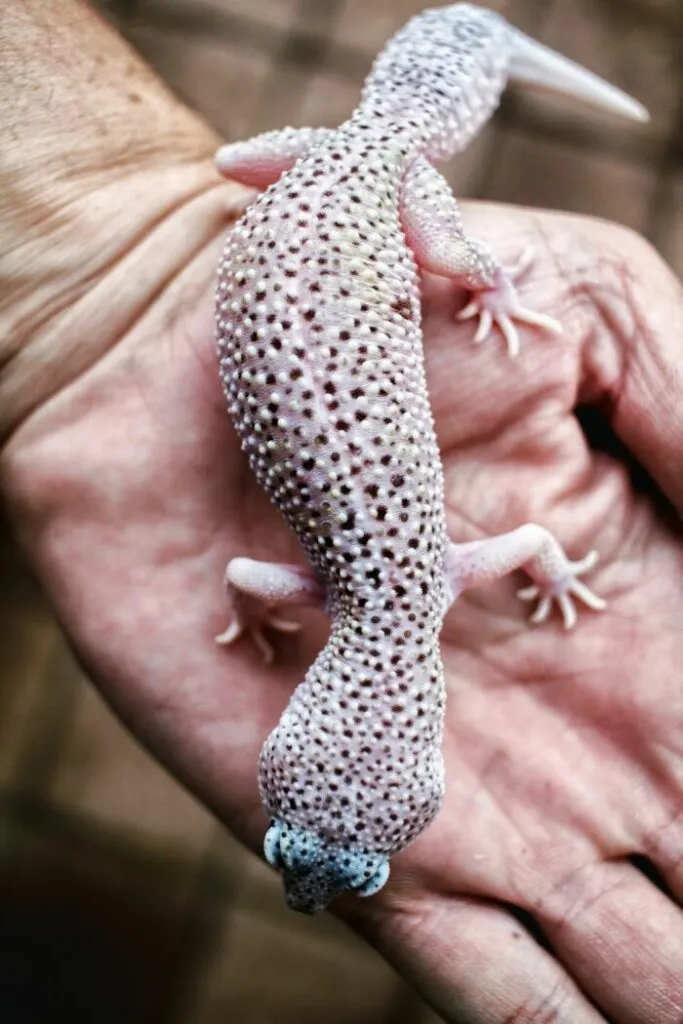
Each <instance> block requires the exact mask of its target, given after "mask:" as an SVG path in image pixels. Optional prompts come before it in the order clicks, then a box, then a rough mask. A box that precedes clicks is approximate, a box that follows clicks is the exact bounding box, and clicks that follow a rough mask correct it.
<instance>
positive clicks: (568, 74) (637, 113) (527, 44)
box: [508, 29, 650, 121]
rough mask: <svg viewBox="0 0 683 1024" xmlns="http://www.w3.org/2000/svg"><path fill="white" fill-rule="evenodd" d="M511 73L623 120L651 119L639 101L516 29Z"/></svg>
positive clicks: (524, 80)
mask: <svg viewBox="0 0 683 1024" xmlns="http://www.w3.org/2000/svg"><path fill="white" fill-rule="evenodd" d="M508 74H509V77H510V78H511V79H512V80H513V81H517V82H526V83H529V84H530V85H538V86H541V87H543V88H546V89H552V90H554V91H555V92H563V93H567V94H568V95H570V96H575V97H577V98H578V99H580V100H583V101H584V102H586V103H589V104H591V105H592V106H594V107H600V108H602V109H603V110H608V111H611V112H612V113H614V114H617V115H618V116H620V117H627V118H630V119H631V120H634V121H649V120H650V115H649V113H648V112H647V110H646V109H645V107H644V106H643V105H642V104H641V103H638V101H637V100H634V99H633V98H632V97H631V96H628V95H627V94H626V93H625V92H622V91H621V89H617V88H616V86H614V85H610V84H609V82H606V81H605V80H604V79H602V78H600V77H599V76H598V75H594V74H593V72H592V71H588V70H587V69H586V68H584V67H581V65H580V64H576V63H575V62H574V61H573V60H569V58H568V57H563V56H562V55H561V54H559V53H556V52H555V51H554V50H551V49H550V48H549V47H547V46H544V45H543V44H542V43H538V42H536V40H535V39H530V38H529V36H526V35H524V33H523V32H520V31H519V30H518V29H513V47H512V58H511V61H510V67H509V70H508Z"/></svg>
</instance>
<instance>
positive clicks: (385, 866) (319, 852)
mask: <svg viewBox="0 0 683 1024" xmlns="http://www.w3.org/2000/svg"><path fill="white" fill-rule="evenodd" d="M263 847H264V852H265V855H266V860H267V861H268V863H269V864H270V865H271V866H272V867H274V868H277V870H278V871H280V873H281V874H282V879H283V883H284V887H285V899H286V900H287V906H289V907H290V908H291V909H292V910H298V911H299V912H300V913H302V914H316V913H318V912H319V911H321V910H324V909H325V908H326V907H327V905H328V903H330V902H331V901H332V900H333V899H334V898H335V896H340V895H341V894H342V893H343V892H353V893H355V894H356V895H357V896H372V895H373V894H374V893H376V892H378V891H379V890H380V889H381V888H382V886H383V885H384V883H385V882H386V880H387V879H388V877H389V858H388V857H387V856H386V855H385V854H383V853H373V852H366V851H364V850H360V849H351V848H349V847H345V846H341V845H335V844H334V843H329V842H327V841H326V840H325V839H323V838H322V837H321V836H319V835H317V834H316V833H315V832H311V831H309V830H308V829H305V828H299V827H297V826H295V825H287V824H285V822H283V821H280V820H279V819H278V818H275V819H273V820H272V821H271V824H270V828H269V829H268V831H267V832H266V836H265V839H264V843H263Z"/></svg>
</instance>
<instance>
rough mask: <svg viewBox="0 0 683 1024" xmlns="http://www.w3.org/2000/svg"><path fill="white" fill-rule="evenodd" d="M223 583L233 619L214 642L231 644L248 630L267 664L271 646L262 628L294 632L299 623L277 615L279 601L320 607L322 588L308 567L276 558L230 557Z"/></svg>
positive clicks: (271, 655) (271, 656)
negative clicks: (274, 560)
mask: <svg viewBox="0 0 683 1024" xmlns="http://www.w3.org/2000/svg"><path fill="white" fill-rule="evenodd" d="M225 586H226V590H227V594H228V602H229V604H230V608H231V611H232V621H231V623H230V625H229V626H228V628H227V629H226V630H225V632H223V633H221V634H220V636H217V637H216V643H219V644H225V645H228V644H232V643H234V642H235V640H238V639H239V638H240V637H241V636H244V635H245V634H247V635H248V636H250V637H251V639H252V640H253V641H254V643H255V644H256V646H257V647H258V649H259V651H260V652H261V655H262V656H263V660H264V661H265V663H266V664H270V662H271V661H272V660H273V648H272V646H271V644H270V643H269V642H268V640H267V639H266V637H265V636H264V628H270V629H275V630H279V631H280V632H281V633H294V632H296V631H297V630H298V629H299V628H300V627H299V623H298V622H291V621H290V620H289V619H283V618H281V617H280V615H278V611H277V609H278V608H280V607H282V605H309V606H314V607H318V608H322V607H324V605H325V591H324V589H323V587H322V585H321V584H320V583H319V582H318V580H317V579H316V577H315V576H314V575H313V573H312V572H311V571H310V570H309V569H304V568H302V567H300V566H298V565H282V564H279V563H277V562H258V561H256V560H255V559H253V558H233V559H232V561H231V562H229V563H228V567H227V569H226V571H225Z"/></svg>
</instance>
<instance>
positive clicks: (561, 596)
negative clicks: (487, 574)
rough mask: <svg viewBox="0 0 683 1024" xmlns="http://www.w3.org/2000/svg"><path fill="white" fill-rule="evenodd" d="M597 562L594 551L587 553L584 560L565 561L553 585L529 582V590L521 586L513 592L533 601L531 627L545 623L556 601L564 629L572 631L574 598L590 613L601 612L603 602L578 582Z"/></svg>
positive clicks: (604, 605) (575, 619)
mask: <svg viewBox="0 0 683 1024" xmlns="http://www.w3.org/2000/svg"><path fill="white" fill-rule="evenodd" d="M597 562H598V553H597V551H591V552H589V554H587V555H586V557H585V558H582V559H580V560H579V561H576V562H572V561H570V560H569V559H567V560H566V564H565V571H564V573H563V574H562V575H561V576H558V578H557V579H555V580H554V581H553V582H548V583H545V584H538V583H533V584H532V585H531V586H529V587H523V588H522V590H518V591H517V596H518V597H519V598H521V599H522V601H537V602H538V603H537V605H536V608H535V610H534V612H533V613H532V615H531V616H530V618H529V621H530V622H532V623H533V624H534V625H538V624H540V623H542V622H546V621H547V619H548V617H549V616H550V612H551V610H552V606H553V602H554V601H556V602H557V604H558V607H559V609H560V612H561V613H562V619H563V622H564V628H565V629H573V628H574V626H575V625H576V622H577V612H576V607H575V604H574V599H575V598H576V599H578V600H579V601H581V602H582V603H583V604H585V605H586V607H587V608H592V609H593V610H594V611H602V609H603V608H605V607H606V605H607V602H606V601H604V600H603V599H602V598H601V597H598V595H597V594H594V593H593V591H592V590H591V589H590V587H587V586H586V584H585V583H582V582H581V581H580V579H579V576H583V574H584V573H587V572H589V571H590V570H591V569H592V568H593V567H594V566H595V565H596V564H597Z"/></svg>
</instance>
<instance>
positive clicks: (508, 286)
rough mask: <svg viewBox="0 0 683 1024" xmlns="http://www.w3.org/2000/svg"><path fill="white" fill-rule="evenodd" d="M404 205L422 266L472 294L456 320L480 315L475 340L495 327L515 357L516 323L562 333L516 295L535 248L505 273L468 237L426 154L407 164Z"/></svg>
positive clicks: (404, 218) (446, 188)
mask: <svg viewBox="0 0 683 1024" xmlns="http://www.w3.org/2000/svg"><path fill="white" fill-rule="evenodd" d="M400 203H401V218H402V224H403V230H404V232H405V236H406V241H407V242H408V245H409V246H410V248H411V249H412V250H413V254H414V256H415V259H416V260H417V262H418V264H419V265H420V266H421V267H423V268H424V269H425V270H428V271H431V273H433V274H438V275H440V276H441V277H449V278H451V279H452V280H453V281H455V282H457V283H458V284H459V285H461V286H462V287H463V288H466V289H467V290H468V291H470V292H472V293H473V294H472V298H471V300H470V302H469V303H468V304H467V305H466V306H465V308H464V309H463V310H461V312H460V313H459V314H458V319H459V320H466V319H468V318H470V317H475V316H478V317H479V325H478V328H477V332H476V334H475V338H474V340H475V342H477V343H479V342H481V341H484V339H485V338H487V337H488V336H489V335H490V333H491V330H492V328H493V327H494V326H497V327H498V328H499V329H500V331H501V332H502V334H503V336H504V338H505V340H506V342H507V348H508V353H509V355H510V356H512V357H514V356H516V355H517V354H518V352H519V332H518V330H517V328H516V326H515V323H524V324H528V325H530V326H534V327H540V328H543V329H545V330H547V331H551V332H553V333H557V334H559V333H561V332H562V326H561V324H559V323H558V321H557V320H555V319H553V317H550V316H547V315H546V314H543V313H536V312H534V311H533V310H531V309H527V308H526V307H525V306H523V305H522V303H521V301H520V298H519V295H518V294H517V289H516V287H515V282H516V281H517V280H518V279H519V278H520V277H522V275H523V274H525V273H526V271H527V270H528V269H529V266H530V265H531V262H532V260H533V250H531V249H528V250H527V251H526V252H525V253H524V254H523V256H522V259H521V260H520V262H519V263H518V265H517V266H516V267H513V268H510V269H509V270H506V269H505V268H504V267H503V266H502V265H501V264H500V263H499V262H498V261H497V260H496V259H495V257H494V256H493V254H492V253H491V252H490V250H489V249H488V248H487V247H486V246H485V245H484V244H483V243H482V242H478V241H476V240H475V239H472V238H469V237H468V236H467V234H466V233H465V230H464V227H463V222H462V216H461V214H460V208H459V207H458V204H457V202H456V200H455V197H454V196H453V193H452V192H451V190H450V188H449V186H448V182H447V181H446V180H445V178H443V177H442V175H441V174H439V172H438V171H437V170H436V168H434V167H433V166H432V164H431V163H430V162H429V160H428V159H427V158H426V157H425V156H419V157H416V158H415V159H414V160H413V161H412V162H411V164H410V165H409V167H408V169H407V171H406V175H405V178H404V181H403V184H402V188H401V199H400Z"/></svg>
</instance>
